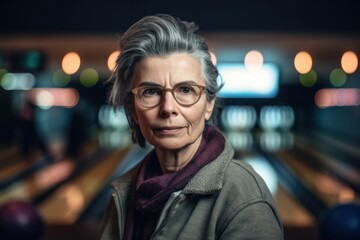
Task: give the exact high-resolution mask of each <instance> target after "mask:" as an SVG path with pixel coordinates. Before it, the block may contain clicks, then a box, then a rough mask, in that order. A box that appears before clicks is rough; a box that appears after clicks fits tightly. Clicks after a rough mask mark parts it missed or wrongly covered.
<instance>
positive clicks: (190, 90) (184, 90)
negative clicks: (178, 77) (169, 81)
mask: <svg viewBox="0 0 360 240" xmlns="http://www.w3.org/2000/svg"><path fill="white" fill-rule="evenodd" d="M177 91H178V92H179V93H186V94H190V93H194V89H193V88H192V87H191V86H180V87H179V88H178V89H177Z"/></svg>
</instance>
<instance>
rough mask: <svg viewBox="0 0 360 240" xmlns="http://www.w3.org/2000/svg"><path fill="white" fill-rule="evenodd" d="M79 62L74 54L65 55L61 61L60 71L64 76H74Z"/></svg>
mask: <svg viewBox="0 0 360 240" xmlns="http://www.w3.org/2000/svg"><path fill="white" fill-rule="evenodd" d="M80 64H81V60H80V56H79V54H77V53H76V52H69V53H67V54H66V55H65V56H64V58H63V60H62V64H61V66H62V69H63V71H64V72H65V73H66V74H70V75H71V74H74V73H76V72H77V71H78V70H79V68H80Z"/></svg>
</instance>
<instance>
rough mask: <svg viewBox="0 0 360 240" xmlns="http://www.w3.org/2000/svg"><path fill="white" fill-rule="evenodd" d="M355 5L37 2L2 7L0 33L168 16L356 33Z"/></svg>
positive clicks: (103, 27)
mask: <svg viewBox="0 0 360 240" xmlns="http://www.w3.org/2000/svg"><path fill="white" fill-rule="evenodd" d="M355 3H356V2H355V0H338V1H336V2H334V1H326V0H293V1H288V0H275V1H268V0H253V1H233V0H222V1H218V0H216V1H215V0H182V1H168V0H117V1H114V0H101V1H100V0H86V1H85V0H82V1H74V0H62V1H55V0H38V1H19V0H6V1H5V2H4V1H3V2H2V4H1V5H2V7H1V9H2V10H1V14H0V22H1V24H0V33H1V34H10V33H12V34H14V33H15V34H16V33H48V32H91V33H96V32H98V33H103V32H121V31H124V30H125V29H127V28H128V27H129V26H130V25H131V24H132V23H133V22H134V21H136V20H138V19H139V18H141V17H142V16H145V15H149V14H156V13H169V14H173V15H175V16H178V17H180V18H182V19H185V20H189V21H195V22H197V23H198V24H199V25H200V26H201V29H202V30H204V31H286V32H344V33H357V34H359V33H360V18H359V16H360V15H359V14H358V8H357V7H355V6H356V5H355Z"/></svg>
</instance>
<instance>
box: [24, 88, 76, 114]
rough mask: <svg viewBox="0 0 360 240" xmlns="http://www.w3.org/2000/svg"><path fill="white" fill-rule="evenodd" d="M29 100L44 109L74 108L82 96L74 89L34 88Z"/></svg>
mask: <svg viewBox="0 0 360 240" xmlns="http://www.w3.org/2000/svg"><path fill="white" fill-rule="evenodd" d="M28 98H29V100H30V101H31V102H32V103H33V104H34V105H36V106H38V107H40V108H43V109H48V108H51V107H53V106H59V107H66V108H73V107H75V106H76V105H77V104H78V102H79V99H80V95H79V92H78V91H77V90H76V89H74V88H33V89H31V90H30V91H29V92H28Z"/></svg>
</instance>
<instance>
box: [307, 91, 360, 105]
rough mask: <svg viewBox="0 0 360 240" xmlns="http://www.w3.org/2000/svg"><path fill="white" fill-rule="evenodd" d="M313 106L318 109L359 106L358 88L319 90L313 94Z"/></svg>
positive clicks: (359, 95) (359, 93)
mask: <svg viewBox="0 0 360 240" xmlns="http://www.w3.org/2000/svg"><path fill="white" fill-rule="evenodd" d="M314 100H315V104H316V106H318V107H319V108H327V107H340V106H359V105H360V89H358V88H335V89H330V88H326V89H320V90H319V91H317V92H316V94H315V99H314Z"/></svg>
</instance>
